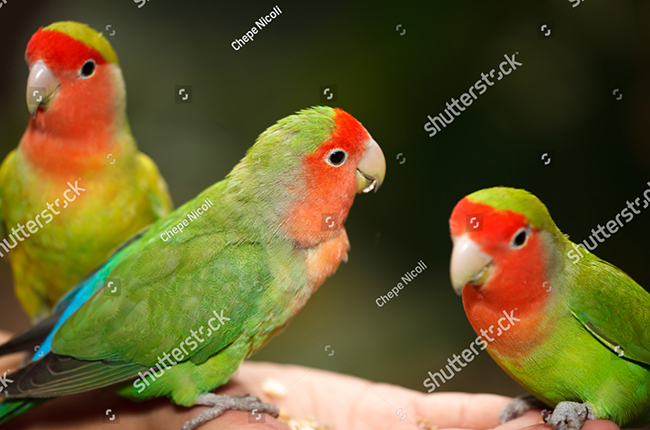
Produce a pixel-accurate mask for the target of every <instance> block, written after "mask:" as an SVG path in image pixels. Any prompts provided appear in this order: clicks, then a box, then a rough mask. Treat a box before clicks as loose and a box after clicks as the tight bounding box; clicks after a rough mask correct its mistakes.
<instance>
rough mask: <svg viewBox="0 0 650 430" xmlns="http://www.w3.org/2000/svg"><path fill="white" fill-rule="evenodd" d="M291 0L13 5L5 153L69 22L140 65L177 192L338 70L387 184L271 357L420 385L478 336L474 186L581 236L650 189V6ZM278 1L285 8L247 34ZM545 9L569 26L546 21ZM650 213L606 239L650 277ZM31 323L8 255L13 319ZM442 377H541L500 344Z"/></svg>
mask: <svg viewBox="0 0 650 430" xmlns="http://www.w3.org/2000/svg"><path fill="white" fill-rule="evenodd" d="M278 1H279V2H278V3H275V2H262V1H257V2H246V3H245V4H244V3H243V2H235V1H219V2H213V1H210V2H208V1H202V2H199V1H186V2H179V1H171V0H150V1H149V2H147V3H146V5H145V6H144V7H142V8H138V7H137V4H136V3H134V2H133V1H128V0H120V1H103V0H92V1H91V0H84V1H79V0H76V1H66V0H57V1H56V2H55V1H35V0H34V1H32V0H8V2H7V4H5V5H3V6H2V8H0V65H1V67H0V136H1V138H0V156H1V157H3V158H4V156H5V154H7V153H9V151H11V150H12V149H14V148H15V147H16V145H17V144H18V142H19V140H20V137H21V135H22V133H23V131H24V129H25V127H26V124H27V118H28V113H27V109H26V102H25V85H26V81H27V74H28V70H27V67H26V65H25V62H24V50H25V46H26V44H27V42H28V40H29V38H30V36H31V34H32V33H33V32H35V31H36V30H37V29H38V28H39V27H40V26H45V25H48V24H50V23H52V22H55V21H60V20H75V21H79V22H83V23H87V24H89V25H90V26H92V27H93V28H95V29H97V30H102V29H106V26H107V25H111V27H110V30H109V31H105V34H106V35H107V37H109V40H110V42H111V43H112V45H113V47H114V48H115V50H116V52H117V54H118V56H119V58H120V64H121V67H122V69H123V72H124V77H125V80H126V86H127V92H128V114H129V119H130V123H131V126H132V129H133V134H134V135H135V137H136V139H137V140H138V144H139V147H140V149H141V150H142V151H144V152H145V153H147V154H149V155H150V156H151V157H152V158H153V159H154V160H155V161H156V162H157V163H158V166H159V167H160V170H161V171H162V173H163V175H164V176H165V178H166V179H167V182H168V184H169V187H170V191H171V193H172V196H173V198H174V202H175V204H176V205H177V206H178V205H180V204H182V203H184V202H186V201H187V200H189V199H191V198H193V197H194V196H195V195H196V194H198V193H199V192H200V191H201V190H203V189H204V188H206V187H207V186H208V185H210V184H212V183H214V182H216V181H219V180H221V179H222V178H223V177H224V176H225V175H226V174H227V173H228V172H229V171H230V169H231V168H232V167H233V166H234V165H235V164H236V163H237V162H238V160H239V159H240V158H241V157H242V156H243V155H244V153H245V151H246V149H247V148H248V147H249V146H251V145H252V143H253V141H254V139H255V137H256V136H257V135H258V134H259V133H261V132H262V131H263V130H264V129H265V128H266V127H268V126H270V125H272V124H273V123H274V122H275V121H277V120H278V119H280V118H282V117H284V116H287V115H289V114H291V113H293V112H295V111H297V110H299V109H302V108H305V107H309V106H313V105H317V104H319V103H320V91H321V87H322V86H324V85H336V86H337V94H336V96H337V101H336V103H334V105H336V106H338V107H341V108H343V109H345V110H347V111H348V112H350V113H351V114H352V115H354V116H355V117H356V118H357V119H359V120H360V121H361V122H362V123H363V124H364V125H365V126H366V128H367V129H368V130H369V131H370V133H371V134H372V135H373V137H374V138H375V140H376V141H377V142H378V143H379V144H380V145H381V147H382V148H383V150H384V153H385V155H386V159H387V177H386V182H385V184H384V186H383V187H382V189H381V190H380V192H379V193H378V194H376V195H374V194H373V195H369V196H365V195H362V196H359V197H357V200H356V203H355V205H354V207H353V209H352V211H351V213H350V216H349V218H348V221H347V223H346V226H347V230H348V234H349V237H350V240H351V243H352V251H351V253H350V260H349V262H348V263H347V264H344V265H342V266H341V268H340V269H339V271H338V273H337V274H336V275H335V276H334V277H333V278H330V279H329V280H328V281H327V282H326V283H325V284H324V285H323V286H322V287H321V289H320V290H319V291H318V293H317V294H316V295H315V296H314V297H313V298H312V299H311V301H310V302H309V303H308V304H307V306H306V307H305V308H304V309H303V311H302V312H301V313H299V314H298V316H297V317H296V318H295V319H294V321H293V322H292V323H291V324H290V325H289V327H288V329H287V330H286V331H285V332H284V333H283V334H281V335H280V336H278V337H277V338H276V339H274V340H273V341H272V342H271V343H270V344H269V345H268V346H266V347H265V348H264V349H263V350H262V351H261V352H259V353H258V354H256V355H255V356H254V357H253V359H254V360H268V361H274V362H280V363H294V364H302V365H305V366H312V367H318V368H323V369H331V370H334V371H338V372H343V373H348V374H352V375H356V376H360V377H364V378H368V379H372V380H375V381H385V382H391V383H394V384H399V385H403V386H406V387H410V388H414V389H417V390H421V391H422V390H424V388H423V386H422V381H423V380H424V379H425V378H426V377H427V371H428V370H431V371H433V372H435V371H437V370H438V369H440V368H441V367H443V366H444V365H445V364H447V358H449V357H451V356H452V354H454V353H456V354H459V353H460V352H461V351H462V350H463V349H464V348H466V347H467V346H468V345H469V343H470V342H472V341H473V339H475V337H476V335H475V334H474V333H473V331H472V329H471V327H470V325H469V323H468V322H467V319H466V317H465V315H464V312H463V309H462V304H461V300H460V298H458V297H457V296H456V295H455V294H454V293H453V291H452V288H451V285H450V281H449V275H448V265H449V257H450V252H451V242H450V240H449V232H448V223H447V222H448V218H449V214H450V213H451V210H452V208H453V207H454V205H455V204H456V202H457V201H458V200H460V199H461V198H462V197H463V196H465V195H467V194H469V193H471V192H473V191H475V190H477V189H480V188H484V187H489V186H495V185H508V186H513V187H519V188H525V189H527V190H529V191H531V192H533V193H534V194H536V195H537V196H538V197H540V198H541V199H542V201H544V202H545V203H546V205H547V206H548V208H549V210H550V211H551V214H552V215H553V217H554V219H555V221H556V222H557V224H558V225H559V226H560V228H561V229H562V230H563V231H564V232H565V233H568V234H570V235H571V236H572V238H573V239H574V240H578V241H582V240H583V239H585V238H586V237H587V236H588V235H589V233H590V230H591V228H594V227H596V226H597V224H599V223H600V224H603V225H604V223H606V222H607V221H608V220H610V219H612V218H613V217H614V216H615V215H616V214H617V213H618V212H620V210H621V209H623V208H624V207H625V202H626V200H633V199H635V198H636V197H639V196H641V195H642V193H643V191H644V190H645V189H646V188H647V187H648V186H647V185H646V182H647V181H649V180H650V171H649V167H650V166H649V164H650V145H649V143H650V142H649V139H648V137H647V136H648V132H649V131H648V125H647V124H648V121H647V118H648V114H649V113H650V112H649V108H650V102H649V97H648V96H649V95H650V73H649V72H650V63H649V61H648V60H649V53H650V46H649V45H650V37H649V36H650V34H649V33H650V30H649V29H650V3H648V2H642V1H629V0H585V1H584V2H583V3H581V4H580V5H579V6H578V7H576V8H573V7H572V3H571V2H570V1H569V0H554V1H535V2H532V1H526V2H523V1H519V2H513V1H495V0H493V1H478V0H475V1H459V0H455V1H452V0H447V1H426V2H424V1H421V2H412V1H400V2H382V1H373V2H368V1H366V2H355V3H354V4H346V3H345V2H333V1H328V2H298V1H287V0H278ZM276 4H277V5H278V6H279V7H280V8H281V10H282V12H283V13H282V14H281V15H280V16H279V17H278V18H276V19H275V20H273V21H272V22H271V23H270V24H269V25H267V27H266V28H264V29H263V30H261V31H260V32H259V33H258V34H257V36H256V37H255V40H254V41H253V42H251V43H248V44H246V45H245V46H244V47H243V48H242V49H240V50H239V51H235V50H234V49H232V47H231V46H230V43H231V42H232V41H233V40H234V39H235V38H241V36H242V35H243V34H244V33H245V32H246V30H248V29H250V28H251V27H252V26H253V25H254V23H255V21H256V20H258V19H259V18H260V17H261V16H263V15H266V14H268V13H269V12H270V11H271V9H272V8H273V6H274V5H276ZM399 24H401V25H402V27H401V28H400V31H401V30H402V29H406V34H404V35H403V36H400V31H397V30H396V27H397V25H399ZM542 24H547V25H548V26H550V28H551V30H552V33H551V36H549V37H543V36H541V32H540V27H541V25H542ZM112 30H114V31H115V34H114V35H113V36H109V33H110V32H111V31H112ZM516 51H517V52H519V55H518V56H517V60H518V61H520V62H522V63H523V66H520V67H519V68H518V69H517V70H516V71H514V72H513V73H512V74H510V75H509V76H507V77H505V78H504V79H503V80H502V81H500V82H497V83H496V84H495V85H494V86H493V87H490V88H489V89H488V91H487V92H486V93H485V94H483V95H482V96H480V97H479V99H478V100H477V101H475V102H474V103H473V104H472V105H471V106H470V107H468V108H467V110H466V111H465V112H463V113H462V115H461V116H460V117H458V118H456V120H455V121H454V122H453V123H452V124H450V125H449V126H448V127H447V128H446V129H443V130H442V131H441V132H440V133H438V134H437V135H436V136H435V137H433V138H430V137H428V134H427V132H425V131H424V129H423V126H424V123H425V121H426V117H427V115H432V116H433V115H436V114H438V113H439V112H441V111H442V110H443V109H444V104H445V103H446V102H448V101H450V99H451V97H455V98H458V97H460V95H461V94H462V93H464V92H466V91H467V90H468V88H469V87H470V86H471V85H473V84H474V83H475V82H476V81H477V80H478V79H480V74H481V72H486V73H487V72H489V71H490V69H492V68H496V67H497V66H498V64H499V63H500V62H501V61H503V59H504V58H503V56H504V54H509V55H511V54H513V53H514V52H516ZM177 85H192V88H193V100H192V103H191V104H177V103H175V101H174V92H175V88H176V86H177ZM615 89H619V91H620V93H621V94H623V98H622V99H621V100H616V97H615V96H614V95H613V91H614V90H615ZM544 152H549V153H551V154H552V163H551V165H549V166H542V165H541V162H540V154H542V153H544ZM400 153H401V154H402V158H399V159H398V157H397V155H398V154H400ZM404 157H405V159H406V161H405V162H403V164H400V161H403V160H404ZM106 210H111V207H110V202H107V207H106ZM647 212H650V211H646V212H644V213H642V214H641V215H638V216H636V217H635V218H634V220H633V221H632V222H631V223H630V224H626V225H625V227H624V228H623V229H621V230H620V231H619V232H618V233H616V234H615V235H613V236H612V237H611V238H610V239H608V240H607V241H606V242H605V243H604V244H601V245H600V246H599V247H598V249H597V250H596V254H597V255H598V256H600V257H602V258H604V259H606V260H609V261H610V262H612V263H614V264H615V265H617V266H619V267H621V268H622V269H623V270H625V271H626V272H628V273H629V274H630V275H631V276H632V277H633V278H635V279H636V280H637V281H638V282H639V283H640V284H642V285H644V286H649V285H650V273H649V272H648V270H647V268H648V264H647V262H648V260H649V258H650V247H649V246H648V243H649V241H650V234H649V232H648V223H649V222H650V214H649V213H647ZM107 227H108V226H107ZM89 240H92V237H89ZM419 260H424V262H425V263H426V264H427V265H428V267H429V268H428V269H427V270H426V271H425V272H424V273H422V274H421V275H419V276H418V277H417V278H416V279H415V280H414V281H413V282H412V283H410V284H409V285H408V286H406V287H405V288H404V290H402V292H401V294H400V296H399V297H398V298H396V299H393V300H391V301H390V302H389V303H388V304H386V305H385V306H384V307H381V308H380V307H378V306H377V305H376V304H375V298H376V297H377V296H379V295H380V294H386V293H387V292H388V291H389V290H390V288H392V287H393V286H395V284H396V283H397V282H399V280H400V277H401V276H403V274H404V273H405V272H406V271H407V270H412V269H413V268H414V267H415V265H416V264H417V262H418V261H419ZM26 326H27V318H26V317H25V316H24V314H23V313H22V311H21V310H20V307H19V305H18V303H17V301H16V300H15V298H14V295H13V291H12V282H11V277H10V270H9V266H8V265H7V264H2V265H0V329H4V330H8V331H13V332H16V331H19V330H22V329H23V328H25V327H26ZM328 345H329V348H328V349H327V353H326V352H325V348H326V347H327V346H328ZM332 350H334V351H335V353H334V355H332V356H329V355H328V354H329V353H331V351H332ZM443 390H445V391H450V390H462V391H473V392H495V393H502V394H508V395H516V394H519V393H521V392H522V391H523V390H522V389H521V388H519V387H518V386H517V385H516V384H515V383H514V382H512V381H511V380H510V379H509V377H508V376H507V375H506V374H505V373H504V372H502V371H501V370H500V369H499V368H498V367H497V366H496V365H495V364H494V363H493V362H492V360H491V359H490V357H489V356H488V355H487V353H485V352H484V353H482V354H481V355H480V357H479V358H477V359H476V360H474V361H473V362H472V363H471V364H469V365H468V366H467V367H466V368H465V369H464V370H463V371H462V372H461V373H460V374H458V375H457V376H456V377H454V378H453V379H452V380H451V381H450V382H447V383H446V384H445V385H443V386H442V387H441V388H440V389H439V390H438V391H443Z"/></svg>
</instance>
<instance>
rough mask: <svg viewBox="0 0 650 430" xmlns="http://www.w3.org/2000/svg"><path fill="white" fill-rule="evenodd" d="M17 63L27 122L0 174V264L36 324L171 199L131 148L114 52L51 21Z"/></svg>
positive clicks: (72, 26) (85, 33)
mask: <svg viewBox="0 0 650 430" xmlns="http://www.w3.org/2000/svg"><path fill="white" fill-rule="evenodd" d="M25 56H26V60H27V64H28V66H29V78H28V81H27V106H28V109H29V114H30V118H29V123H28V125H27V130H26V131H25V133H24V135H23V137H22V139H21V141H20V144H19V146H18V148H17V149H16V150H14V151H12V152H11V153H10V154H9V155H8V156H7V157H6V158H5V160H4V162H3V164H2V166H1V167H0V221H1V222H0V238H3V239H1V240H0V257H3V258H4V257H6V258H8V259H9V261H10V263H11V268H12V272H13V276H14V288H15V291H16V294H17V296H18V299H19V300H20V303H21V304H22V306H23V308H24V309H25V310H26V311H27V313H28V314H29V315H30V317H31V318H32V320H37V319H39V318H41V317H45V316H47V315H48V314H49V313H50V311H51V308H52V306H53V305H54V304H55V303H56V301H57V300H58V299H59V298H60V297H61V296H62V295H63V294H64V293H65V292H66V291H68V290H69V289H70V288H72V287H73V286H74V285H75V284H77V283H78V282H79V281H81V279H82V278H84V277H85V276H86V275H88V274H89V273H90V272H91V271H92V270H93V269H94V268H96V267H97V266H99V265H100V264H102V263H103V262H104V260H105V259H106V258H107V257H108V256H109V255H110V253H111V252H112V251H113V249H114V248H116V247H117V246H118V245H119V244H120V243H122V242H123V241H124V240H126V239H127V238H129V237H130V236H132V235H133V234H135V233H137V232H138V231H140V230H141V229H142V228H144V227H146V226H147V225H149V224H151V223H152V222H154V221H155V220H157V219H158V218H160V217H162V216H165V215H167V214H168V213H169V212H170V210H171V209H172V202H171V198H170V196H169V193H168V191H167V185H166V184H165V181H164V180H163V178H162V177H161V175H160V172H159V171H158V168H157V167H156V165H155V164H154V163H153V161H151V159H150V158H149V157H147V156H146V155H145V154H143V153H141V152H139V151H138V149H137V147H136V143H135V140H134V138H133V136H132V134H131V129H130V127H129V122H128V120H127V116H126V92H125V88H124V79H123V77H122V72H121V70H120V66H119V63H118V59H117V55H116V54H115V51H114V50H113V48H112V47H111V45H110V43H109V42H108V40H106V38H105V37H104V36H103V35H102V34H101V33H98V32H96V31H95V30H93V29H91V28H90V27H88V26H86V25H84V24H79V23H76V22H70V21H68V22H57V23H54V24H52V25H49V26H47V27H44V28H41V29H39V30H38V31H37V32H36V33H35V34H34V35H33V36H32V38H31V39H30V41H29V43H28V44H27V51H26V54H25Z"/></svg>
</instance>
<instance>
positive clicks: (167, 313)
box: [0, 107, 386, 430]
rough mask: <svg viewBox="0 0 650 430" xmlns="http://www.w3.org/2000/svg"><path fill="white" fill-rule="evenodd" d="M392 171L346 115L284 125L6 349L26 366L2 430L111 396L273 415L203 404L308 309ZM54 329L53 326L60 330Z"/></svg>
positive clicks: (0, 407) (330, 112) (212, 401)
mask: <svg viewBox="0 0 650 430" xmlns="http://www.w3.org/2000/svg"><path fill="white" fill-rule="evenodd" d="M385 170H386V162H385V159H384V155H383V153H382V151H381V149H380V147H379V145H377V143H376V142H375V141H374V140H373V139H372V138H371V137H370V135H369V134H368V132H367V131H366V129H365V128H364V127H363V126H362V125H361V124H360V123H359V122H358V121H357V120H356V119H355V118H353V117H352V116H351V115H350V114H348V113H346V112H344V111H342V110H340V109H333V108H329V107H315V108H311V109H307V110H303V111H300V112H298V113H297V114H295V115H291V116H289V117H287V118H284V119H282V120H280V121H279V122H278V123H277V124H275V125H273V126H272V127H270V128H268V129H267V130H266V131H265V132H264V133H262V134H261V135H260V136H259V138H258V139H257V141H256V143H255V144H254V146H252V147H251V148H250V149H249V151H248V152H247V154H246V156H245V157H244V158H243V159H242V160H241V162H240V163H239V164H238V165H237V166H235V168H234V169H233V170H232V171H231V172H230V174H229V175H228V176H227V177H226V179H224V180H222V181H221V182H218V183H216V184H215V185H213V186H211V187H209V188H208V189H206V190H205V191H203V192H202V193H201V194H199V196H198V197H196V198H195V199H194V200H191V201H189V202H188V203H186V204H184V205H183V206H181V207H179V208H178V209H176V210H175V211H174V212H172V213H171V214H170V215H169V216H167V217H166V218H163V219H160V220H158V221H157V222H155V223H154V224H152V226H151V227H150V228H149V229H148V230H147V231H145V232H142V233H141V234H140V235H139V236H136V237H134V238H132V239H130V240H129V241H128V242H126V243H125V244H124V245H122V246H121V247H120V248H119V249H118V250H117V251H116V252H115V253H114V255H113V256H112V257H111V258H110V259H109V260H108V261H107V262H106V263H105V264H104V265H103V266H102V267H100V268H99V269H97V271H96V272H95V273H94V274H93V275H92V276H90V277H89V278H88V279H86V280H84V281H83V282H81V283H80V284H78V285H77V286H76V287H75V289H73V290H71V291H70V292H69V293H68V294H67V295H66V296H64V297H63V298H62V300H61V302H59V304H58V305H57V306H56V308H55V313H54V315H53V317H50V318H47V319H46V320H43V321H42V322H41V323H39V324H38V325H36V326H35V327H33V328H32V329H30V330H28V331H27V332H25V333H23V334H22V335H19V336H18V337H16V338H14V339H12V340H11V341H9V342H8V343H7V344H4V345H3V346H0V355H2V354H3V353H4V352H5V351H6V350H7V349H11V350H18V349H24V350H27V349H30V350H33V348H34V345H40V349H39V350H38V353H37V354H36V355H35V356H34V357H33V361H31V362H29V363H27V364H26V365H24V366H23V367H22V368H21V369H19V370H17V371H16V372H14V373H11V374H9V375H7V377H8V378H10V379H12V380H14V381H15V382H13V383H11V384H9V385H8V386H7V387H5V391H4V392H3V396H6V397H7V399H6V400H5V401H4V402H3V403H1V404H0V423H2V422H5V421H7V420H9V419H10V418H12V417H14V416H15V415H17V414H19V413H22V412H23V411H25V410H27V409H29V408H30V407H33V406H34V405H36V404H38V403H39V402H42V401H43V399H44V398H51V397H56V396H62V395H66V394H72V393H77V392H82V391H88V390H92V389H95V388H100V387H105V386H108V385H116V386H117V389H118V392H119V393H120V394H122V395H125V396H127V397H130V398H133V399H149V398H153V397H160V396H167V397H170V398H171V399H172V400H173V401H174V402H175V403H177V404H179V405H183V406H192V405H197V404H201V405H208V406H212V408H211V409H208V411H206V412H205V413H203V414H201V415H199V416H198V417H197V418H195V419H193V420H191V421H188V422H187V423H186V425H185V427H184V429H186V430H187V429H194V428H196V427H198V426H200V425H201V424H202V423H204V422H206V421H208V420H209V419H211V418H213V417H215V416H218V415H220V414H221V413H223V412H224V411H225V410H226V409H238V410H247V411H251V410H253V409H256V410H257V411H258V412H264V411H266V412H270V413H272V414H275V415H277V412H278V410H277V407H276V406H274V405H267V404H263V403H259V400H258V399H256V398H254V397H229V396H220V395H215V394H211V393H209V391H210V390H213V389H215V388H216V387H219V386H220V385H223V384H225V383H226V382H227V381H228V379H229V378H230V376H231V375H232V374H233V373H234V372H235V370H237V367H238V366H239V364H240V363H241V362H242V361H243V360H244V359H245V358H246V357H248V356H250V355H251V354H253V353H254V352H255V351H257V350H258V349H259V348H261V347H262V346H263V345H264V343H265V342H267V341H268V340H269V339H270V338H271V337H272V336H273V335H274V334H277V333H278V332H279V331H281V330H282V329H283V328H284V327H285V326H286V324H287V323H288V322H289V320H290V319H291V318H292V317H293V316H294V315H295V314H296V313H297V312H298V311H299V310H300V309H301V308H302V307H303V306H304V305H305V303H306V302H307V300H308V299H309V297H310V296H311V295H312V294H313V293H314V292H315V291H316V289H318V287H319V286H320V285H321V284H322V283H323V281H325V279H326V278H327V277H329V276H330V275H332V274H333V273H334V272H335V271H336V269H337V268H338V266H339V264H340V263H341V262H342V261H347V252H348V250H349V242H348V236H347V233H346V231H345V228H344V227H343V223H344V221H345V220H346V218H347V215H348V211H349V210H350V207H351V206H352V203H353V200H354V196H355V194H356V193H368V192H370V191H373V190H374V191H376V190H377V189H378V188H379V186H380V185H381V183H382V182H383V180H384V175H385ZM54 317H56V318H54Z"/></svg>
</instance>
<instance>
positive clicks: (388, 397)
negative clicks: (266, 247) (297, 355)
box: [0, 332, 618, 430]
mask: <svg viewBox="0 0 650 430" xmlns="http://www.w3.org/2000/svg"><path fill="white" fill-rule="evenodd" d="M7 339H9V335H8V334H7V333H1V332H0V343H1V342H5V341H6V340H7ZM21 359H22V357H21V356H20V355H16V354H14V355H12V356H7V357H0V374H1V373H3V372H4V370H6V369H12V370H15V369H17V368H18V365H19V363H20V361H21ZM268 379H273V380H275V381H277V382H278V383H279V384H280V385H281V386H284V387H286V388H285V390H284V391H283V392H282V393H281V394H280V395H279V396H278V397H271V396H270V395H269V394H267V393H264V390H263V389H262V386H263V384H264V382H265V381H267V380H268ZM215 392H216V393H218V394H244V393H249V394H251V395H253V396H257V397H259V398H260V399H262V401H265V402H270V403H275V404H277V405H278V406H280V408H281V409H282V410H283V411H284V412H286V413H287V414H288V415H289V416H291V417H293V418H296V419H304V418H306V417H310V416H311V417H315V419H316V421H318V422H319V423H320V425H321V426H322V427H323V428H331V429H334V430H367V429H379V430H382V429H386V430H388V429H389V428H390V430H407V429H408V430H416V429H427V428H430V429H435V428H437V429H492V428H494V429H497V430H518V429H524V428H525V429H527V430H538V429H539V430H548V429H549V428H550V427H548V426H545V425H544V424H543V422H542V417H541V413H540V411H529V412H527V413H526V414H524V416H522V417H520V418H518V419H516V420H513V421H510V422H508V423H506V424H503V425H500V424H499V414H500V412H501V410H502V409H503V408H504V407H505V406H506V405H507V404H508V402H509V401H510V400H511V399H510V398H508V397H503V396H497V395H491V394H463V393H434V394H424V393H420V392H417V391H413V390H408V389H406V388H402V387H398V386H395V385H389V384H381V383H374V382H370V381H366V380H364V379H360V378H356V377H352V376H347V375H342V374H337V373H333V372H327V371H323V370H316V369H309V368H306V367H301V366H290V365H279V364H272V363H259V362H244V363H243V364H242V365H241V366H240V368H239V370H238V371H237V373H235V375H233V377H232V378H231V380H230V382H229V383H228V384H227V385H225V386H223V387H220V388H218V389H217V390H216V391H215ZM400 408H401V409H402V410H401V411H400ZM205 409H206V408H205V407H200V406H196V407H192V408H185V407H181V406H176V405H174V404H172V403H171V401H169V400H168V399H156V400H151V401H146V402H140V403H136V402H132V401H130V400H127V399H124V398H122V397H120V396H118V395H117V394H115V392H113V391H112V390H111V389H110V388H105V389H100V390H95V391H90V392H87V393H81V394H75V395H71V396H65V397H61V398H57V399H54V400H51V401H49V402H47V403H45V404H43V405H41V406H38V407H37V408H34V409H32V410H30V411H28V412H26V413H25V414H23V415H22V416H20V417H18V418H16V419H14V420H12V421H10V422H9V423H8V424H5V427H3V429H4V428H7V429H9V428H11V429H21V430H24V429H33V430H37V429H53V428H65V429H71V430H91V429H97V428H99V426H100V425H101V426H102V427H101V428H103V429H105V430H112V428H111V427H110V425H111V424H113V425H115V424H117V426H116V427H115V429H134V430H135V429H138V430H147V429H152V430H154V429H156V430H157V429H174V430H179V429H180V428H181V427H182V425H183V424H184V423H185V421H187V420H189V419H191V418H194V417H195V416H197V415H199V414H200V413H201V412H203V411H204V410H205ZM113 415H115V419H114V420H113V421H110V420H109V418H110V417H111V416H113ZM262 418H263V421H264V423H260V422H259V421H256V420H255V417H254V416H252V415H251V414H250V413H246V412H241V411H228V412H226V413H225V414H224V415H222V416H220V417H218V418H216V419H214V420H212V421H210V422H209V423H207V424H205V425H204V426H203V427H201V430H232V429H240V428H242V427H245V426H249V425H254V427H250V429H251V430H271V429H273V430H288V429H289V427H288V426H287V425H286V424H285V423H283V422H282V421H280V420H278V419H275V418H273V417H271V416H269V415H263V416H262ZM281 418H282V417H281ZM328 426H329V427H328ZM427 426H428V427H427ZM583 430H618V426H616V425H615V424H614V423H612V422H610V421H587V423H586V424H585V426H584V427H583Z"/></svg>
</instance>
